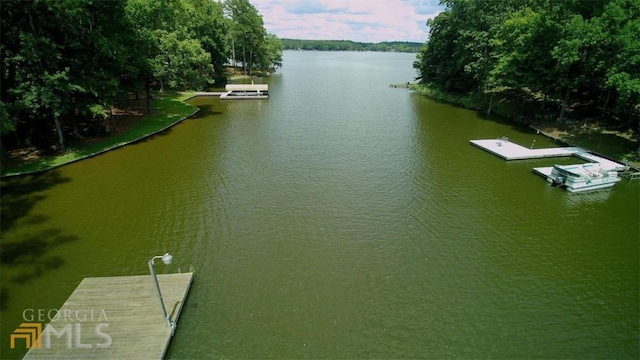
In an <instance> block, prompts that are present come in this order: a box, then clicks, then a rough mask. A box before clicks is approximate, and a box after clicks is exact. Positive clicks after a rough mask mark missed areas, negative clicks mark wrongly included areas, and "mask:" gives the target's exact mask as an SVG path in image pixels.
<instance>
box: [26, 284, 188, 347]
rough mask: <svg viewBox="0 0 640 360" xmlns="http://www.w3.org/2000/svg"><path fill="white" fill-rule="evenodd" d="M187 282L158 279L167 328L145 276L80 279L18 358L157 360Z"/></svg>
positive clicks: (179, 310)
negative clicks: (31, 343) (169, 321)
mask: <svg viewBox="0 0 640 360" xmlns="http://www.w3.org/2000/svg"><path fill="white" fill-rule="evenodd" d="M192 280H193V273H192V272H189V273H182V274H165V275H158V282H159V284H160V289H161V290H162V295H163V298H164V303H165V306H166V309H167V314H169V317H170V319H171V320H172V321H173V323H174V326H173V327H171V326H167V322H166V320H165V319H164V317H163V314H162V308H161V306H160V301H159V299H158V295H157V291H156V288H155V286H154V283H153V280H152V278H151V275H140V276H116V277H99V278H85V279H84V280H82V282H81V283H80V285H78V287H77V288H76V289H75V291H74V292H73V293H72V294H71V296H70V297H69V299H67V301H66V302H65V303H64V305H62V307H61V308H60V309H59V310H58V312H57V315H55V316H52V317H53V319H51V322H50V323H49V324H47V326H46V327H45V328H44V330H43V331H42V335H41V336H40V337H39V339H38V341H37V342H36V344H39V345H40V346H39V347H40V348H37V347H38V346H34V347H32V348H31V349H29V351H28V352H27V354H26V355H25V357H24V359H162V358H163V357H164V356H165V353H166V351H167V349H168V347H169V343H170V342H171V338H172V336H173V332H174V331H175V325H177V321H178V318H179V316H180V312H181V311H182V307H183V305H184V303H185V300H186V297H187V294H188V293H189V289H190V287H191V283H192Z"/></svg>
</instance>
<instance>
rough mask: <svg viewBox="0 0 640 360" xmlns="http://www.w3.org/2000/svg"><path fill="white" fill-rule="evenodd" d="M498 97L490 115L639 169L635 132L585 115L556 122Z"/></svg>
mask: <svg viewBox="0 0 640 360" xmlns="http://www.w3.org/2000/svg"><path fill="white" fill-rule="evenodd" d="M410 90H412V91H414V92H416V93H417V94H419V95H421V96H424V97H427V98H429V99H432V100H434V101H438V102H443V103H446V104H450V105H453V106H457V107H461V108H465V109H469V110H474V111H477V112H483V113H484V114H486V112H485V111H484V110H483V109H486V108H487V105H489V104H491V102H487V101H491V100H488V99H485V98H483V97H475V98H474V97H472V96H462V95H456V94H449V93H444V92H441V91H438V90H434V89H431V88H428V87H426V86H424V85H422V84H412V85H411V86H410ZM500 100H501V99H500V98H498V97H497V98H496V99H493V100H492V103H493V105H494V106H493V107H492V112H491V115H490V116H496V117H498V118H503V119H506V120H507V121H509V122H512V123H514V124H522V125H526V126H528V127H529V128H530V129H532V130H534V131H538V132H539V133H540V134H542V135H544V136H545V137H547V138H550V139H552V140H553V141H554V142H558V143H562V144H566V145H568V146H576V147H581V148H583V149H585V150H587V151H589V152H591V153H593V154H596V155H598V156H601V157H604V158H607V159H610V160H613V161H617V162H620V163H623V164H628V165H629V166H631V167H632V168H634V169H636V170H638V171H640V141H638V139H636V138H637V137H638V135H637V134H636V135H635V136H631V135H629V132H628V131H627V132H620V131H611V130H607V129H605V128H601V127H599V126H598V125H593V124H592V125H590V126H587V123H586V121H585V119H579V120H576V119H571V120H567V121H565V122H558V121H556V120H555V119H554V118H553V116H549V113H546V114H540V115H534V116H533V117H532V114H536V113H537V112H538V110H539V109H538V110H536V107H535V106H533V107H532V106H531V105H529V107H526V106H525V107H521V106H518V104H517V103H510V104H508V105H507V106H504V107H502V108H501V107H498V106H497V103H499V102H500ZM503 100H507V101H505V102H506V103H509V102H510V101H509V99H508V98H506V97H505V98H504V99H503ZM485 102H486V103H485ZM523 109H524V110H523ZM579 123H584V125H582V126H581V125H579Z"/></svg>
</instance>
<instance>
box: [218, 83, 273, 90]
mask: <svg viewBox="0 0 640 360" xmlns="http://www.w3.org/2000/svg"><path fill="white" fill-rule="evenodd" d="M225 90H226V91H269V85H268V84H227V86H225Z"/></svg>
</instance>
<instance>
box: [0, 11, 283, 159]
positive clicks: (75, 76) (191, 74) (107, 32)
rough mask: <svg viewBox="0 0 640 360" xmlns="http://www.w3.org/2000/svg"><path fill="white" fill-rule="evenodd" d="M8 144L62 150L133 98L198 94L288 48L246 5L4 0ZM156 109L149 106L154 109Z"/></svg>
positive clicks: (1, 94)
mask: <svg viewBox="0 0 640 360" xmlns="http://www.w3.org/2000/svg"><path fill="white" fill-rule="evenodd" d="M1 6H2V18H1V20H0V31H1V33H2V37H1V43H0V59H1V63H0V66H1V74H2V86H1V87H0V133H1V134H2V148H3V151H2V152H3V153H4V150H6V149H8V148H13V147H24V146H38V147H50V146H52V145H53V146H55V147H56V148H58V149H64V147H65V140H66V139H67V138H68V137H73V138H80V137H83V136H86V135H91V133H92V132H104V131H106V130H108V129H109V121H108V119H109V117H110V114H111V108H112V107H113V106H114V105H116V104H119V103H121V102H122V101H123V100H125V99H127V98H128V97H129V95H130V94H136V96H137V94H147V96H146V98H147V101H148V99H149V98H150V96H149V91H150V90H149V88H150V86H154V85H155V86H157V87H158V88H159V89H160V90H164V89H175V90H186V89H189V90H200V89H204V88H207V87H209V86H211V85H212V84H213V83H220V82H224V81H225V66H228V65H233V66H237V67H241V68H242V69H243V71H244V72H245V73H246V74H249V75H251V73H252V71H255V70H260V71H269V72H270V71H274V70H275V69H276V68H277V67H280V66H281V64H282V44H281V43H280V40H279V39H278V38H277V37H276V36H275V35H273V34H268V33H267V32H266V30H265V28H264V24H263V20H262V16H261V15H260V14H259V13H258V11H257V10H256V8H255V7H253V6H252V5H251V4H250V3H249V1H248V0H225V1H223V2H217V1H211V0H125V1H94V0H27V1H25V0H5V1H3V2H2V4H1ZM148 109H149V107H148Z"/></svg>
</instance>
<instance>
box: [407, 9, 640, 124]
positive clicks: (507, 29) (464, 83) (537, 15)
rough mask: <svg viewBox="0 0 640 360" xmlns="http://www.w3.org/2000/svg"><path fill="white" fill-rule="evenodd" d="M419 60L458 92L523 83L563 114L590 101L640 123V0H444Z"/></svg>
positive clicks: (427, 79)
mask: <svg viewBox="0 0 640 360" xmlns="http://www.w3.org/2000/svg"><path fill="white" fill-rule="evenodd" d="M441 3H442V4H444V5H445V6H446V8H445V10H444V11H443V12H441V13H440V14H439V15H438V16H436V17H435V18H434V19H432V20H430V21H428V25H429V26H430V37H429V40H428V41H427V42H426V44H425V45H424V47H423V49H422V50H421V52H420V53H419V54H418V57H417V60H416V61H415V63H414V67H415V68H416V70H417V71H418V79H419V81H420V82H421V83H422V84H424V85H426V86H428V87H432V88H436V89H439V90H442V91H446V92H451V93H475V94H479V93H485V94H486V93H489V92H491V93H492V92H494V91H497V90H500V89H516V90H518V91H521V92H522V93H526V94H528V95H529V96H534V97H537V98H539V99H541V103H542V106H543V107H547V108H549V105H551V104H554V105H555V106H554V108H555V109H556V110H557V113H555V115H554V117H556V118H559V119H563V117H565V116H566V110H567V108H568V107H570V106H574V107H575V106H576V105H581V106H587V107H588V108H589V109H590V110H589V112H588V114H591V117H593V118H600V117H605V116H606V117H607V118H609V119H612V120H613V121H614V122H617V123H618V125H619V126H621V127H622V126H628V127H630V128H632V129H635V130H638V125H639V119H640V36H639V34H640V1H638V0H600V1H586V0H526V1H522V0H501V1H486V0H442V1H441Z"/></svg>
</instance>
